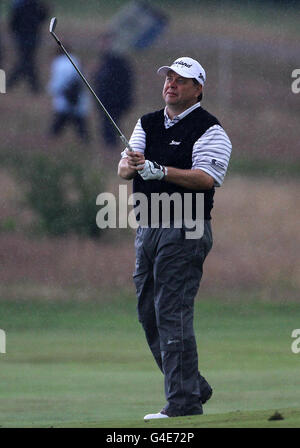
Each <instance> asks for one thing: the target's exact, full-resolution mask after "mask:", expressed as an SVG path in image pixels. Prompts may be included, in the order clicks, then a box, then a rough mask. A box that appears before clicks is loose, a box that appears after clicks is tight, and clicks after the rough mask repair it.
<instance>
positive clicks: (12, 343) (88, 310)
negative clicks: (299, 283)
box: [0, 297, 300, 427]
mask: <svg viewBox="0 0 300 448" xmlns="http://www.w3.org/2000/svg"><path fill="white" fill-rule="evenodd" d="M299 323H300V311H299V306H298V305H297V304H263V303H244V304H243V303H220V302H217V301H214V300H211V301H205V302H197V305H196V309H195V327H196V332H197V340H198V347H199V358H200V361H199V363H200V369H201V371H202V372H203V374H204V375H205V376H206V377H207V378H208V379H209V381H210V382H211V383H212V385H213V387H214V396H213V398H212V399H211V401H210V402H209V403H208V404H207V405H205V414H206V415H204V416H201V417H193V418H185V419H172V420H171V421H168V423H166V422H165V423H162V422H160V423H157V422H156V423H155V425H157V424H159V425H161V424H166V425H169V427H184V426H187V425H191V426H190V427H202V426H203V427H204V426H205V427H206V426H207V427H209V426H216V427H217V426H228V427H231V426H241V425H246V426H252V427H253V426H264V425H268V426H270V425H271V426H272V425H275V426H276V425H277V426H300V415H299V410H300V378H299V363H300V354H299V355H296V354H293V353H292V351H291V343H292V339H291V332H292V330H293V329H295V328H299ZM0 328H3V329H4V330H5V331H6V335H7V353H6V354H1V355H0V364H1V369H0V371H1V382H0V394H1V402H0V425H1V426H2V427H12V426H13V427H28V426H29V427H47V426H54V427H64V426H73V427H74V426H75V427H77V426H78V427H142V426H145V425H146V427H148V426H149V424H150V425H152V426H153V423H152V422H151V423H149V424H146V423H144V422H143V421H142V420H141V419H142V417H143V415H144V414H146V413H148V412H156V411H158V410H159V409H161V407H162V406H163V405H164V404H165V403H164V393H163V378H162V375H161V374H160V372H159V371H158V369H157V368H156V366H155V365H154V362H153V360H152V357H151V355H150V353H149V350H148V348H147V346H146V343H145V340H144V335H143V332H142V329H141V328H140V326H139V324H138V322H137V318H136V312H135V299H133V298H130V297H124V298H123V301H121V299H120V298H119V299H115V300H112V302H111V303H96V302H93V303H78V302H77V303H71V302H69V303H57V302H54V303H51V302H46V303H42V302H32V303H27V302H19V303H17V302H8V301H2V302H1V304H0ZM277 409H278V410H280V411H281V412H282V413H283V414H284V416H285V419H284V420H281V421H275V422H269V421H268V420H267V417H268V416H270V415H271V414H272V413H274V411H275V410H277Z"/></svg>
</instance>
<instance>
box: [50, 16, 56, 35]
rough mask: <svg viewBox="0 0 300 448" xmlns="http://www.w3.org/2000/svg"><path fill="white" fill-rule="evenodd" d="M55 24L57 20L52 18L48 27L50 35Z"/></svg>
mask: <svg viewBox="0 0 300 448" xmlns="http://www.w3.org/2000/svg"><path fill="white" fill-rule="evenodd" d="M56 24H57V18H56V17H52V19H51V22H50V27H49V31H50V33H53V32H54V30H55V28H56Z"/></svg>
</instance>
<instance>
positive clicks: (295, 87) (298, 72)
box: [292, 68, 300, 93]
mask: <svg viewBox="0 0 300 448" xmlns="http://www.w3.org/2000/svg"><path fill="white" fill-rule="evenodd" d="M292 78H296V79H295V81H293V82H292V92H293V93H300V68H295V70H293V71H292Z"/></svg>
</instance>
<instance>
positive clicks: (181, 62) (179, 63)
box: [172, 61, 192, 68]
mask: <svg viewBox="0 0 300 448" xmlns="http://www.w3.org/2000/svg"><path fill="white" fill-rule="evenodd" d="M176 64H177V65H184V66H185V67H187V68H191V67H192V64H187V63H186V62H184V61H174V62H173V64H172V65H176Z"/></svg>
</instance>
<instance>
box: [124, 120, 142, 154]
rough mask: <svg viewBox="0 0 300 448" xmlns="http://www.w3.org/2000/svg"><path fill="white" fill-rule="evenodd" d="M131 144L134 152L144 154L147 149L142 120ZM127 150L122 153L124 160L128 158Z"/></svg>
mask: <svg viewBox="0 0 300 448" xmlns="http://www.w3.org/2000/svg"><path fill="white" fill-rule="evenodd" d="M129 144H130V146H131V147H132V149H133V150H134V151H139V152H142V153H144V151H145V148H146V133H145V131H144V129H143V128H142V123H141V119H139V120H138V122H137V124H136V125H135V128H134V130H133V133H132V134H131V137H130V140H129ZM125 151H126V148H125V149H124V151H122V152H121V157H122V159H123V158H124V157H126V152H125Z"/></svg>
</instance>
